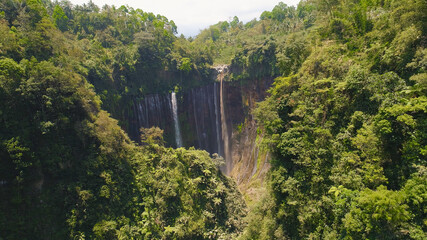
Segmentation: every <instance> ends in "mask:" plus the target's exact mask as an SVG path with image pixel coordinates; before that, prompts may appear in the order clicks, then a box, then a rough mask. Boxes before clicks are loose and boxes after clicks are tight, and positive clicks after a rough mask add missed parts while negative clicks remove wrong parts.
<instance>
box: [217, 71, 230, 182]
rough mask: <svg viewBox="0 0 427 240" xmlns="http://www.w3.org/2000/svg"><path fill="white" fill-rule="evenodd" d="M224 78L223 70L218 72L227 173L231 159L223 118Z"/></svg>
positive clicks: (225, 123)
mask: <svg viewBox="0 0 427 240" xmlns="http://www.w3.org/2000/svg"><path fill="white" fill-rule="evenodd" d="M223 79H224V75H223V72H222V71H221V72H220V89H219V100H220V108H221V129H222V140H223V142H224V158H225V171H224V172H225V173H226V174H227V175H228V174H230V171H231V167H232V166H231V165H232V161H233V160H232V159H231V152H230V143H229V139H228V130H227V120H226V118H225V110H224V93H223V84H222V80H223Z"/></svg>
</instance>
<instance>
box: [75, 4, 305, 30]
mask: <svg viewBox="0 0 427 240" xmlns="http://www.w3.org/2000/svg"><path fill="white" fill-rule="evenodd" d="M92 1H93V2H94V3H95V4H96V5H98V6H99V7H102V6H103V5H105V4H108V5H115V6H116V7H120V6H121V5H128V6H130V7H133V8H135V9H136V8H140V9H141V10H143V11H144V12H152V13H154V14H156V15H157V14H160V15H163V16H165V17H167V18H168V19H169V20H173V21H174V22H175V24H176V25H177V26H178V34H181V33H182V34H184V35H185V36H186V37H190V36H193V37H194V36H195V35H197V34H198V33H199V32H200V30H202V29H205V28H207V27H209V26H210V25H213V24H215V23H217V22H219V21H229V20H231V19H232V18H233V17H234V16H237V17H239V19H240V21H243V22H248V21H250V20H252V19H254V18H259V16H260V15H261V13H262V12H264V11H271V10H272V9H273V7H274V6H275V5H277V4H278V3H279V2H280V1H282V2H284V3H285V4H287V5H293V6H296V5H297V4H298V2H299V0H92ZM88 2H89V0H71V3H73V4H79V5H81V4H83V3H88Z"/></svg>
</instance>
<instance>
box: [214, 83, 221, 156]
mask: <svg viewBox="0 0 427 240" xmlns="http://www.w3.org/2000/svg"><path fill="white" fill-rule="evenodd" d="M217 85H218V84H217V83H214V105H215V130H216V144H217V153H218V154H221V135H220V133H219V131H220V126H219V122H220V115H219V111H218V97H217V95H218V93H217V92H218V89H217Z"/></svg>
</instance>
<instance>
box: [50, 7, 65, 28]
mask: <svg viewBox="0 0 427 240" xmlns="http://www.w3.org/2000/svg"><path fill="white" fill-rule="evenodd" d="M52 18H53V21H54V23H55V26H57V27H58V29H59V30H61V31H63V32H64V31H67V30H68V17H67V15H65V12H64V10H62V8H61V7H60V6H59V5H56V6H55V9H54V10H53V14H52Z"/></svg>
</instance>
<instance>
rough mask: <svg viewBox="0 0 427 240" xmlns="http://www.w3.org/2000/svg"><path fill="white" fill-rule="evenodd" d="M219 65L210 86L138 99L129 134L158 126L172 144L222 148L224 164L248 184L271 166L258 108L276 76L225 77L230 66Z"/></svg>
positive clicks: (214, 150) (219, 150)
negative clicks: (259, 127)
mask: <svg viewBox="0 0 427 240" xmlns="http://www.w3.org/2000/svg"><path fill="white" fill-rule="evenodd" d="M216 71H217V74H216V76H214V77H215V78H216V81H215V82H213V83H210V84H207V85H205V86H202V87H197V88H192V89H188V90H187V91H183V92H177V93H176V94H175V93H169V94H151V95H146V96H143V97H142V100H134V101H133V103H134V105H133V108H132V109H133V111H132V112H131V113H130V114H129V117H128V128H129V135H130V136H131V138H133V139H134V140H135V141H138V137H139V129H140V128H141V127H144V128H148V127H153V126H158V127H160V128H162V129H163V130H164V136H165V140H166V143H167V145H168V146H173V147H177V146H178V144H177V143H179V142H181V141H182V146H184V147H195V148H196V149H203V150H206V151H207V152H209V153H211V154H214V153H217V154H218V155H220V156H222V157H223V158H224V159H225V165H224V166H223V167H222V168H221V170H222V171H223V172H224V173H226V174H227V175H230V176H232V177H233V178H235V179H236V181H237V182H238V183H239V184H241V185H247V184H248V183H251V179H253V178H260V177H261V178H262V177H263V176H264V175H265V172H266V170H267V169H268V166H269V165H268V156H269V155H268V152H267V151H266V150H264V149H262V147H261V145H260V142H261V139H262V136H261V135H260V134H259V132H258V131H257V125H256V122H255V120H254V119H253V116H252V110H253V109H254V108H255V106H256V102H259V101H261V100H263V99H264V98H265V96H266V90H267V89H268V88H269V87H270V86H271V83H272V79H259V80H245V81H234V82H230V81H225V80H224V79H228V76H229V73H228V69H227V67H226V66H220V67H218V68H217V69H216ZM223 80H224V81H223ZM172 94H175V96H174V97H175V99H176V105H175V107H176V108H177V109H176V110H175V111H174V109H173V107H174V105H173V102H172V100H173V97H172V96H173V95H172ZM174 113H175V114H177V116H176V117H175V118H174ZM174 119H175V121H174ZM176 120H177V121H178V126H179V131H177V129H176V128H177V125H176ZM177 134H180V136H178V135H177ZM178 139H179V140H178ZM180 144H181V143H180Z"/></svg>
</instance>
